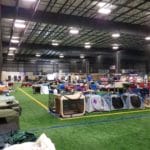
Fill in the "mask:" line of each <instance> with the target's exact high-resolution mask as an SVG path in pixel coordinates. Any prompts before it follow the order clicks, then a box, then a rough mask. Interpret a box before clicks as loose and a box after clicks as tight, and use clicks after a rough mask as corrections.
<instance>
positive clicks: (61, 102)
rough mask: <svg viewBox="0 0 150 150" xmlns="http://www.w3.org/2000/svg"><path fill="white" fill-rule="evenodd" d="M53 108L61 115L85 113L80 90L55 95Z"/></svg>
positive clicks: (70, 115) (69, 115)
mask: <svg viewBox="0 0 150 150" xmlns="http://www.w3.org/2000/svg"><path fill="white" fill-rule="evenodd" d="M55 108H56V110H55V111H56V113H57V114H59V115H60V116H61V117H75V116H82V115H84V114H85V97H84V95H83V94H82V93H80V92H78V93H75V94H72V95H59V96H56V98H55Z"/></svg>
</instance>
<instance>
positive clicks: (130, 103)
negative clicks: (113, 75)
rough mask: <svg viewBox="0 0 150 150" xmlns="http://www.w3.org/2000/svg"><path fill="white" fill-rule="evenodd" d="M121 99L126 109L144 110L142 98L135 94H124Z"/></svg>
mask: <svg viewBox="0 0 150 150" xmlns="http://www.w3.org/2000/svg"><path fill="white" fill-rule="evenodd" d="M122 99H123V100H124V102H125V103H126V105H127V108H128V109H136V108H144V103H143V101H142V98H141V97H140V96H139V95H137V94H130V93H124V94H123V95H122Z"/></svg>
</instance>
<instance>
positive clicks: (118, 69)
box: [115, 51, 120, 73]
mask: <svg viewBox="0 0 150 150" xmlns="http://www.w3.org/2000/svg"><path fill="white" fill-rule="evenodd" d="M115 66H116V73H120V51H116V53H115Z"/></svg>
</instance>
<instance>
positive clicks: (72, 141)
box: [12, 88, 150, 150]
mask: <svg viewBox="0 0 150 150" xmlns="http://www.w3.org/2000/svg"><path fill="white" fill-rule="evenodd" d="M22 89H23V90H24V91H26V92H27V93H28V94H30V95H32V96H33V97H34V98H36V99H37V100H39V101H40V102H42V103H43V104H45V105H47V103H48V95H40V94H32V89H31V88H22ZM12 94H13V95H14V96H16V99H17V100H19V102H20V104H21V106H22V115H21V117H20V126H21V130H25V131H31V132H33V133H35V134H36V135H37V136H38V135H40V134H41V133H43V132H44V133H46V134H47V135H48V136H49V137H50V138H51V139H52V141H53V142H54V143H55V146H56V149H57V150H150V111H149V112H142V113H141V112H140V113H133V114H122V115H113V116H103V117H92V118H80V119H73V120H60V119H58V118H56V117H54V116H51V115H50V114H49V113H48V112H47V111H46V110H45V109H43V108H42V107H41V106H39V105H38V104H36V103H35V102H33V101H32V100H30V98H29V97H27V96H26V95H24V94H23V93H22V92H21V91H19V89H16V91H15V92H14V93H12Z"/></svg>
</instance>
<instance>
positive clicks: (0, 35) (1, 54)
mask: <svg viewBox="0 0 150 150" xmlns="http://www.w3.org/2000/svg"><path fill="white" fill-rule="evenodd" d="M1 29H2V28H1V5H0V80H1V79H2V67H3V51H2V33H1Z"/></svg>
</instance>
